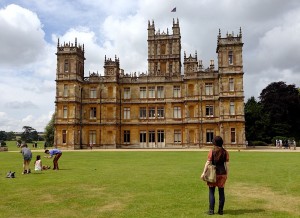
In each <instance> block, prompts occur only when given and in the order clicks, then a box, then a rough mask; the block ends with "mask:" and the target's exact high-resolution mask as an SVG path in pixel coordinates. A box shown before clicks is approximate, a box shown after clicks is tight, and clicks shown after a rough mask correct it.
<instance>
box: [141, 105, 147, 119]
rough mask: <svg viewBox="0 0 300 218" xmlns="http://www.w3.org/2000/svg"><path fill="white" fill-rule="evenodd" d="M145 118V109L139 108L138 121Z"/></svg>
mask: <svg viewBox="0 0 300 218" xmlns="http://www.w3.org/2000/svg"><path fill="white" fill-rule="evenodd" d="M146 118H147V114H146V108H145V107H140V119H146Z"/></svg>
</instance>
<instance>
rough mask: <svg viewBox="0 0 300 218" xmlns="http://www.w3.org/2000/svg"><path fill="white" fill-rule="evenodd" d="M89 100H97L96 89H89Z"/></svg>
mask: <svg viewBox="0 0 300 218" xmlns="http://www.w3.org/2000/svg"><path fill="white" fill-rule="evenodd" d="M90 98H97V89H96V88H91V89H90Z"/></svg>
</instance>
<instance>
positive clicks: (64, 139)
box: [62, 130, 67, 144]
mask: <svg viewBox="0 0 300 218" xmlns="http://www.w3.org/2000/svg"><path fill="white" fill-rule="evenodd" d="M62 143H63V144H66V143H67V130H63V131H62Z"/></svg>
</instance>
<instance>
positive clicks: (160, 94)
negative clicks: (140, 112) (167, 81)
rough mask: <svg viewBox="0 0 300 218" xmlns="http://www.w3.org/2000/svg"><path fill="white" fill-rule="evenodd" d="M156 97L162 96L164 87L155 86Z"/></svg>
mask: <svg viewBox="0 0 300 218" xmlns="http://www.w3.org/2000/svg"><path fill="white" fill-rule="evenodd" d="M157 98H164V87H163V86H157Z"/></svg>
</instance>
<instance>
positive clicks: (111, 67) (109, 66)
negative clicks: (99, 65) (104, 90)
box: [104, 56, 120, 78]
mask: <svg viewBox="0 0 300 218" xmlns="http://www.w3.org/2000/svg"><path fill="white" fill-rule="evenodd" d="M119 73H120V60H119V58H117V56H115V60H114V61H113V60H112V59H111V58H107V59H106V56H105V59H104V76H106V77H116V78H118V77H119Z"/></svg>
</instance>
